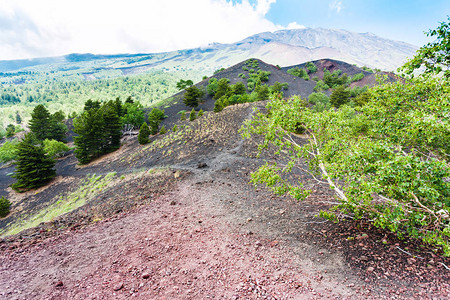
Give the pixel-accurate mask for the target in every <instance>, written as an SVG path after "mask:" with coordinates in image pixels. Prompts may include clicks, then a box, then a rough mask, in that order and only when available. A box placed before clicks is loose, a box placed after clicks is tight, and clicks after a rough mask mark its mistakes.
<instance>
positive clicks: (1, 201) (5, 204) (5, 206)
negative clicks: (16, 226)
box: [0, 197, 11, 218]
mask: <svg viewBox="0 0 450 300" xmlns="http://www.w3.org/2000/svg"><path fill="white" fill-rule="evenodd" d="M10 207H11V202H10V201H9V200H8V199H6V198H5V197H1V198H0V218H3V217H6V216H7V215H8V214H9V208H10Z"/></svg>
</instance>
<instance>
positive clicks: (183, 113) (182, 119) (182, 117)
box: [180, 110, 186, 121]
mask: <svg viewBox="0 0 450 300" xmlns="http://www.w3.org/2000/svg"><path fill="white" fill-rule="evenodd" d="M180 121H186V111H185V110H184V111H182V112H181V116H180Z"/></svg>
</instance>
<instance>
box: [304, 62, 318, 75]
mask: <svg viewBox="0 0 450 300" xmlns="http://www.w3.org/2000/svg"><path fill="white" fill-rule="evenodd" d="M306 69H307V70H308V73H309V74H313V73H316V72H317V67H316V65H315V64H314V63H313V62H311V61H308V62H307V63H306Z"/></svg>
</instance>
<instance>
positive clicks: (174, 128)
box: [172, 124, 178, 132]
mask: <svg viewBox="0 0 450 300" xmlns="http://www.w3.org/2000/svg"><path fill="white" fill-rule="evenodd" d="M172 131H173V132H177V131H178V126H177V124H175V125H173V127H172Z"/></svg>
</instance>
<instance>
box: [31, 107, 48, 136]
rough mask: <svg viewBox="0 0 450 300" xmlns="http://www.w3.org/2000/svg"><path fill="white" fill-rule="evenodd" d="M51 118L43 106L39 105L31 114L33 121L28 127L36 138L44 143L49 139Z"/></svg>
mask: <svg viewBox="0 0 450 300" xmlns="http://www.w3.org/2000/svg"><path fill="white" fill-rule="evenodd" d="M50 117H51V116H50V113H49V112H48V110H47V109H46V108H45V106H44V105H42V104H39V105H37V106H36V107H35V108H34V109H33V112H32V113H31V120H30V122H29V123H28V127H29V128H30V130H31V132H32V133H33V134H34V136H35V137H36V138H37V139H38V140H40V141H43V140H45V139H46V138H48V137H49V133H50V123H51V122H50Z"/></svg>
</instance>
